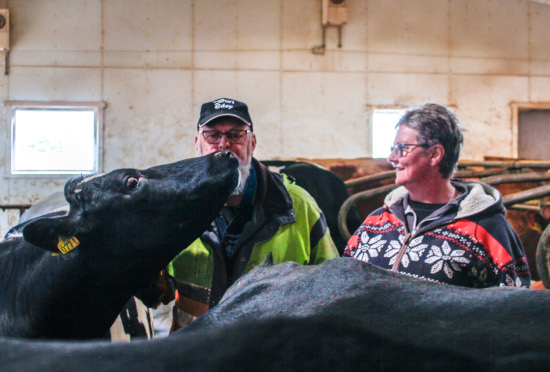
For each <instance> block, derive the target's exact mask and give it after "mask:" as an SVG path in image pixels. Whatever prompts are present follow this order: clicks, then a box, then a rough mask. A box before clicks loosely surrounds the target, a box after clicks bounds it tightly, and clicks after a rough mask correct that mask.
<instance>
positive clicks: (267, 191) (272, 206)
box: [252, 158, 293, 215]
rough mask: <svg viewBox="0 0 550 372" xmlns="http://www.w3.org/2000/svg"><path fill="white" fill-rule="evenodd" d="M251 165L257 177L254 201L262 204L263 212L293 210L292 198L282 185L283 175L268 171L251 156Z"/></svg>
mask: <svg viewBox="0 0 550 372" xmlns="http://www.w3.org/2000/svg"><path fill="white" fill-rule="evenodd" d="M252 165H253V167H254V169H255V170H256V176H257V178H258V189H257V191H256V203H260V204H262V205H263V207H264V211H265V214H266V215H270V214H274V213H291V212H293V206H292V198H291V197H290V195H289V193H288V191H287V190H286V187H285V186H284V181H283V176H282V175H281V174H279V173H275V172H270V171H269V170H268V169H267V167H266V166H265V165H263V164H262V163H260V162H259V161H258V160H256V159H255V158H252Z"/></svg>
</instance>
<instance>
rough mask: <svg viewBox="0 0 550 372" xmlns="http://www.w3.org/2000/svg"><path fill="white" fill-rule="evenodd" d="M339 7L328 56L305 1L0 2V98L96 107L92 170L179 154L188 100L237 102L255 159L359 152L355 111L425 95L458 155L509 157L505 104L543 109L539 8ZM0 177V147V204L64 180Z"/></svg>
mask: <svg viewBox="0 0 550 372" xmlns="http://www.w3.org/2000/svg"><path fill="white" fill-rule="evenodd" d="M347 3H348V7H349V22H348V24H347V25H345V26H344V28H343V47H342V48H341V49H338V48H337V47H336V44H337V40H336V35H337V34H336V30H334V29H331V30H328V33H327V36H328V39H327V51H326V53H325V55H322V56H320V55H314V54H312V53H311V48H312V47H313V46H315V45H319V44H320V43H321V28H320V19H321V14H320V8H321V6H320V4H321V0H293V1H291V0H262V1H258V0H3V1H2V0H0V7H3V8H5V7H7V8H9V9H10V16H11V24H12V26H11V36H12V37H11V42H12V50H11V54H10V58H9V69H10V73H9V75H7V76H6V75H0V98H1V99H2V101H4V100H40V101H42V100H43V101H49V100H62V101H105V102H106V103H107V108H106V111H105V121H104V170H112V169H115V168H120V167H127V166H129V167H137V168H140V167H148V166H151V165H155V164H160V163H165V162H170V161H175V160H178V159H181V158H186V157H191V156H194V155H195V151H194V147H193V136H194V132H195V123H196V121H197V118H198V112H199V108H200V104H201V103H202V102H204V101H206V100H211V99H214V98H219V97H222V96H230V97H233V98H237V99H239V100H242V101H245V102H247V103H248V104H249V107H250V111H251V115H252V119H253V121H254V124H255V126H254V128H255V131H256V132H257V135H258V147H257V150H256V156H257V157H258V158H260V159H268V158H276V157H283V158H288V157H317V158H328V157H343V158H353V157H365V156H369V155H370V145H369V141H370V138H369V122H368V120H369V109H370V108H372V107H376V106H401V107H406V106H410V105H416V104H420V103H423V102H425V101H434V102H438V103H442V104H445V105H450V106H452V108H453V109H454V110H455V112H456V113H457V115H458V117H459V119H460V120H461V122H462V124H463V126H464V127H466V128H467V129H468V132H467V133H466V146H465V149H464V152H463V158H468V159H481V158H482V157H483V155H495V156H513V155H514V154H513V153H512V141H513V138H512V128H511V123H512V122H511V108H510V106H509V104H510V102H511V101H521V102H537V101H550V89H549V88H548V86H549V84H550V44H549V43H548V36H547V35H548V26H547V25H548V23H549V21H550V6H548V5H544V4H540V3H536V2H531V1H527V0H477V1H471V0H347ZM0 64H1V62H0ZM2 67H3V66H0V70H1V68H2ZM0 115H1V117H2V119H3V120H2V125H1V126H0V140H1V143H2V144H3V146H4V147H7V146H8V145H9V131H8V128H9V123H8V121H7V120H6V119H7V118H6V114H5V108H4V107H3V105H0ZM6 168H7V164H6V158H5V151H0V178H1V183H0V195H1V196H2V198H1V199H0V204H5V203H26V202H33V201H36V200H37V199H39V198H41V197H43V196H45V195H48V194H50V193H51V192H53V191H57V190H60V189H61V187H62V185H63V183H64V180H63V179H57V180H44V179H13V178H6V171H5V170H6ZM13 219H14V217H12V218H11V220H10V221H9V222H5V221H4V222H2V221H1V220H0V223H2V224H6V223H7V224H11V222H13Z"/></svg>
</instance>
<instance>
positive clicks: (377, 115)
mask: <svg viewBox="0 0 550 372" xmlns="http://www.w3.org/2000/svg"><path fill="white" fill-rule="evenodd" d="M404 112H405V110H402V109H375V110H373V114H372V137H371V138H372V157H373V158H387V157H388V156H390V147H391V146H392V145H393V141H394V139H395V134H396V133H397V130H396V129H395V124H397V121H398V120H399V118H400V117H401V116H402V115H403V113H404Z"/></svg>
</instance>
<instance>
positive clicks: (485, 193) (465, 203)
mask: <svg viewBox="0 0 550 372" xmlns="http://www.w3.org/2000/svg"><path fill="white" fill-rule="evenodd" d="M451 183H452V185H453V186H455V187H456V188H457V189H458V190H459V192H460V194H459V195H458V196H457V197H456V198H454V199H451V200H450V201H449V202H448V203H447V206H449V205H455V206H457V207H458V210H457V212H456V217H455V218H457V219H458V218H467V217H471V216H473V215H476V214H479V213H482V212H489V211H491V212H493V213H495V212H496V213H503V214H504V213H505V209H504V206H503V205H502V196H501V195H500V192H499V191H498V190H497V189H495V188H494V187H492V186H490V185H488V184H486V183H483V182H479V181H469V180H460V179H452V180H451ZM405 197H407V200H408V191H407V189H406V188H405V187H404V186H401V187H398V188H397V189H395V190H393V191H392V192H390V193H389V194H388V195H387V196H386V198H385V199H384V204H385V205H386V207H387V208H390V209H391V210H392V211H394V213H396V214H397V215H398V216H400V215H404V212H403V211H402V210H403V208H404V206H403V199H404V198H405Z"/></svg>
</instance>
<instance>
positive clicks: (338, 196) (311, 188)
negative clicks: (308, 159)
mask: <svg viewBox="0 0 550 372" xmlns="http://www.w3.org/2000/svg"><path fill="white" fill-rule="evenodd" d="M263 163H264V164H266V165H268V166H271V167H277V166H282V168H280V169H279V172H280V173H284V174H286V175H288V176H290V177H291V178H292V179H294V180H295V182H296V184H297V185H298V186H301V187H303V188H304V189H305V190H306V191H307V192H308V193H309V194H310V195H311V196H313V198H314V199H315V201H316V202H317V204H318V205H319V207H320V208H321V210H322V211H323V214H324V215H325V218H326V220H327V225H328V227H329V229H330V236H331V237H332V240H333V241H334V244H335V246H336V248H337V249H338V253H340V255H342V253H343V252H344V248H345V247H346V244H347V242H348V241H347V239H346V238H345V237H343V236H342V234H341V233H340V229H339V228H338V213H339V212H340V208H341V207H342V204H344V202H345V201H346V199H347V198H349V193H348V190H347V188H346V184H345V183H344V181H342V180H341V179H340V178H339V177H338V176H337V175H336V174H334V173H333V172H331V171H329V170H327V169H325V168H323V167H322V166H320V165H317V164H312V163H305V162H299V161H279V160H268V161H263ZM362 222H363V218H362V217H361V215H360V213H359V210H358V209H357V207H355V206H353V207H352V208H351V210H350V211H349V213H348V215H347V217H346V224H347V227H348V230H350V231H355V230H356V229H357V228H358V227H359V226H360V225H361V223H362Z"/></svg>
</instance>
